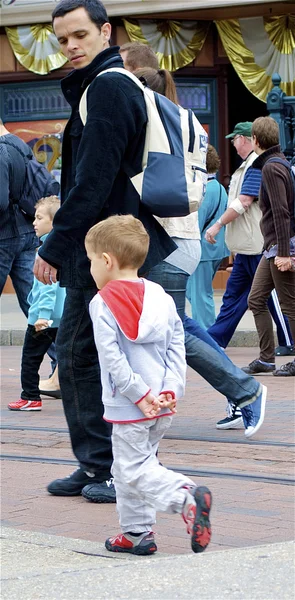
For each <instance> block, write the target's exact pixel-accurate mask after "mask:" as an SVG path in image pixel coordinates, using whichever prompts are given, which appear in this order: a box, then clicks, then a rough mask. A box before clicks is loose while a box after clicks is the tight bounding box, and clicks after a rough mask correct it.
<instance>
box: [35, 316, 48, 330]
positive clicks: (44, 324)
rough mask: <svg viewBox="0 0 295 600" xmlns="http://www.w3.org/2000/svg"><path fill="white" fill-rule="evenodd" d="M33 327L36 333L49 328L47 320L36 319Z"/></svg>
mask: <svg viewBox="0 0 295 600" xmlns="http://www.w3.org/2000/svg"><path fill="white" fill-rule="evenodd" d="M34 327H35V330H36V331H42V329H47V328H48V327H49V323H48V321H47V319H37V321H36V323H34Z"/></svg>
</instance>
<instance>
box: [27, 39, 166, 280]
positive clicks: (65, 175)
mask: <svg viewBox="0 0 295 600" xmlns="http://www.w3.org/2000/svg"><path fill="white" fill-rule="evenodd" d="M122 66H123V63H122V59H121V57H120V55H119V54H118V47H112V48H107V49H106V50H104V51H103V52H101V53H100V54H98V55H97V56H96V57H95V59H94V60H93V61H92V63H91V64H90V65H88V66H87V67H85V68H84V69H80V70H75V71H72V72H71V73H70V74H69V75H68V76H67V77H66V78H65V79H64V80H63V81H62V91H63V94H64V96H65V98H66V100H67V101H68V102H69V104H70V105H71V107H72V115H71V118H70V120H69V122H68V124H67V126H66V128H65V132H64V139H63V149H62V179H61V202H62V206H61V208H60V210H59V211H58V212H57V214H56V216H55V218H54V222H53V223H54V228H53V231H52V232H51V233H50V234H49V236H48V237H47V239H46V241H45V243H44V244H43V245H42V248H41V249H40V251H39V254H40V256H41V257H42V258H43V259H44V260H46V262H48V263H49V264H51V265H53V266H55V267H58V269H59V278H60V283H61V285H62V286H66V287H76V288H80V287H91V286H93V285H94V282H93V279H92V277H91V275H90V270H89V262H88V259H87V256H86V251H85V247H84V239H85V235H86V233H87V231H88V229H89V228H90V227H92V225H94V224H95V223H97V222H98V221H101V220H103V219H105V218H106V217H108V216H110V215H113V214H133V215H134V216H135V217H138V218H139V219H140V220H141V221H142V223H143V224H144V226H145V227H146V229H147V230H148V232H149V234H150V240H151V241H150V249H149V253H148V256H147V259H146V262H145V264H144V265H143V268H142V273H144V272H146V271H148V270H149V269H150V268H151V267H152V266H154V265H156V264H158V263H159V262H160V261H162V260H163V259H164V258H165V257H166V256H168V255H169V254H170V253H171V252H173V250H175V248H176V246H175V244H174V242H173V241H172V240H171V238H170V237H169V236H168V235H167V234H166V232H165V231H164V229H163V228H162V227H161V226H160V225H159V223H158V222H157V221H156V219H155V218H154V217H153V216H152V215H151V214H150V213H149V212H148V211H147V210H146V209H145V208H144V207H143V205H142V204H141V203H140V199H139V196H138V194H137V192H136V191H135V189H134V187H133V185H132V184H131V183H130V181H129V177H132V176H133V175H136V174H137V173H139V172H141V170H142V167H141V164H142V154H143V148H144V140H145V129H146V122H147V113H146V108H145V100H144V97H143V94H142V92H141V90H140V89H139V88H138V87H137V86H136V85H135V84H134V83H133V82H132V81H131V80H130V79H128V78H127V77H124V75H122V74H120V73H106V74H104V75H102V76H101V77H96V75H97V74H98V73H99V72H101V71H103V70H104V69H106V68H110V67H121V68H122ZM91 82H92V84H91V86H90V87H89V89H88V92H87V111H88V113H87V123H86V125H85V127H83V125H82V122H81V119H80V116H79V101H80V98H81V96H82V94H83V92H84V90H85V88H86V87H87V86H88V85H89V84H90V83H91ZM127 173H128V176H127Z"/></svg>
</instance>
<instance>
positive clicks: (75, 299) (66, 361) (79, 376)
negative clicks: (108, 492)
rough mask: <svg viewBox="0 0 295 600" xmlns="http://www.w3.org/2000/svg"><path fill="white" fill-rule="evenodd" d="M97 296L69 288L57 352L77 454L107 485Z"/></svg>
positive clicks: (106, 435)
mask: <svg viewBox="0 0 295 600" xmlns="http://www.w3.org/2000/svg"><path fill="white" fill-rule="evenodd" d="M96 292H97V290H96V288H95V287H93V288H85V289H75V288H67V295H66V300H65V305H64V311H63V316H62V319H61V323H60V327H59V329H58V336H57V340H56V349H57V360H58V377H59V383H60V389H61V395H62V401H63V407H64V411H65V415H66V419H67V423H68V427H69V431H70V437H71V443H72V448H73V452H74V454H75V456H76V458H77V459H78V461H79V463H80V466H81V467H82V469H85V470H86V471H90V472H93V473H95V475H96V481H98V480H99V479H100V480H101V481H104V480H106V479H109V478H110V477H111V472H110V469H111V465H112V462H113V455H112V445H111V431H112V427H111V424H110V423H107V422H106V421H104V419H103V412H104V408H103V403H102V397H101V396H102V389H101V382H100V366H99V362H98V356H97V350H96V346H95V342H94V336H93V328H92V321H91V319H90V316H89V312H88V307H89V302H90V300H92V298H93V297H94V296H95V294H96Z"/></svg>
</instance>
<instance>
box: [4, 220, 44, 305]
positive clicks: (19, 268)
mask: <svg viewBox="0 0 295 600" xmlns="http://www.w3.org/2000/svg"><path fill="white" fill-rule="evenodd" d="M38 244H39V242H38V239H37V237H36V235H35V233H34V232H33V233H24V234H23V235H20V236H19V238H18V250H17V252H16V254H15V258H14V261H13V263H12V267H11V271H10V277H11V280H12V283H13V287H14V289H15V292H16V295H17V299H18V302H19V305H20V307H21V309H22V311H23V313H24V314H25V315H26V316H28V310H29V303H28V295H29V293H30V291H31V289H32V286H33V280H34V275H33V267H34V262H35V256H36V248H37V247H38Z"/></svg>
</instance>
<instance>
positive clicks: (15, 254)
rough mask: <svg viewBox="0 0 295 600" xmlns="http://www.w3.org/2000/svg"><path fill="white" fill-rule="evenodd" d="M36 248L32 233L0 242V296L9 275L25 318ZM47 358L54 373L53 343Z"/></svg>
mask: <svg viewBox="0 0 295 600" xmlns="http://www.w3.org/2000/svg"><path fill="white" fill-rule="evenodd" d="M38 246H39V241H38V238H37V236H36V234H35V232H34V231H32V232H30V233H23V234H22V235H18V236H15V237H12V238H7V239H4V240H0V296H1V294H2V291H3V288H4V285H5V282H6V279H7V277H8V275H10V277H11V281H12V283H13V287H14V289H15V293H16V295H17V299H18V303H19V305H20V308H21V309H22V311H23V313H24V315H25V316H26V317H27V316H28V311H29V307H30V305H29V303H28V295H29V293H30V291H31V289H32V287H33V281H34V275H33V267H34V262H35V256H36V248H38ZM48 356H49V357H50V359H51V366H52V370H53V371H54V369H55V367H56V364H57V361H56V352H55V344H54V343H52V344H51V346H50V348H49V349H48Z"/></svg>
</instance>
